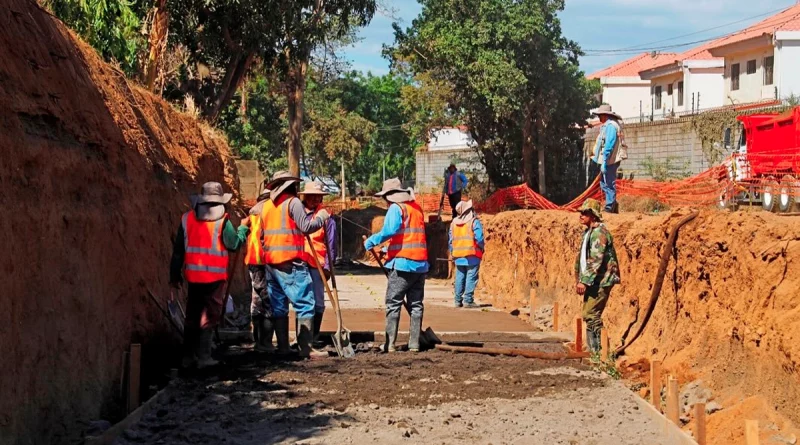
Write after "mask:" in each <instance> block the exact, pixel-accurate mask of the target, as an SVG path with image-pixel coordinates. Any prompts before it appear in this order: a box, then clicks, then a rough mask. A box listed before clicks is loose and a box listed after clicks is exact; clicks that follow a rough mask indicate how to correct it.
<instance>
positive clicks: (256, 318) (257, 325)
mask: <svg viewBox="0 0 800 445" xmlns="http://www.w3.org/2000/svg"><path fill="white" fill-rule="evenodd" d="M263 318H264V317H263V316H261V315H253V317H252V318H251V321H250V328H251V329H252V333H253V343H254V344H256V345H258V334H259V332H260V331H261V320H262V319H263Z"/></svg>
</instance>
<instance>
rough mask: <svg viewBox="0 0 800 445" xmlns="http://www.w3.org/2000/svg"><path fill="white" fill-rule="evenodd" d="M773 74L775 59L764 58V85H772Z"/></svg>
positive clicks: (771, 57) (772, 57)
mask: <svg viewBox="0 0 800 445" xmlns="http://www.w3.org/2000/svg"><path fill="white" fill-rule="evenodd" d="M774 73H775V57H774V56H769V57H765V58H764V85H772V81H773V75H774Z"/></svg>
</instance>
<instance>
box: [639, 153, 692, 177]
mask: <svg viewBox="0 0 800 445" xmlns="http://www.w3.org/2000/svg"><path fill="white" fill-rule="evenodd" d="M639 165H640V167H641V168H642V169H643V170H644V171H645V172H647V175H648V176H650V177H651V178H653V180H655V181H668V180H670V179H683V178H688V177H689V176H691V175H692V170H691V163H690V162H689V160H688V159H681V158H680V157H678V156H667V157H666V158H664V160H661V161H657V160H655V159H654V158H653V156H647V157H645V158H644V160H643V161H642V162H641V163H639Z"/></svg>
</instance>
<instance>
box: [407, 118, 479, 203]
mask: <svg viewBox="0 0 800 445" xmlns="http://www.w3.org/2000/svg"><path fill="white" fill-rule="evenodd" d="M416 160H417V170H416V173H417V181H416V185H415V187H416V190H417V191H418V192H422V193H438V192H440V191H441V189H442V184H443V180H444V179H443V178H444V170H445V169H446V168H447V166H449V165H450V164H451V163H452V164H456V166H457V167H458V169H459V170H461V171H463V172H465V173H467V174H468V175H470V174H474V175H477V176H478V177H479V178H481V179H483V178H485V171H486V169H485V168H484V166H483V164H482V163H481V161H480V157H479V156H478V144H477V142H475V139H473V138H472V135H471V134H470V132H469V129H468V128H467V127H465V126H459V127H443V128H437V129H434V130H431V132H430V138H429V139H428V144H427V145H426V146H425V147H424V148H423V149H421V150H419V151H417V156H416Z"/></svg>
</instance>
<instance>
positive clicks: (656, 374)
mask: <svg viewBox="0 0 800 445" xmlns="http://www.w3.org/2000/svg"><path fill="white" fill-rule="evenodd" d="M650 403H652V404H653V406H654V407H656V409H657V410H658V412H663V411H661V360H651V361H650Z"/></svg>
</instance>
